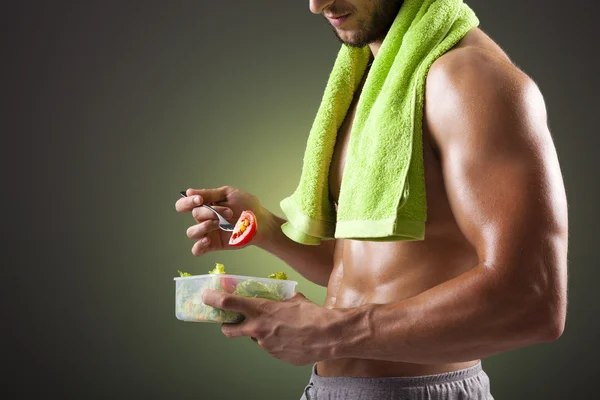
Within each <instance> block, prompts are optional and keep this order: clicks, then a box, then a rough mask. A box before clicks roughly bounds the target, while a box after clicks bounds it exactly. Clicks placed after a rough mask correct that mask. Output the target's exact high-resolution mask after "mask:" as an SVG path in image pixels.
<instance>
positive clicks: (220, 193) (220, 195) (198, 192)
mask: <svg viewBox="0 0 600 400" xmlns="http://www.w3.org/2000/svg"><path fill="white" fill-rule="evenodd" d="M230 191H231V188H230V187H229V186H222V187H220V188H217V189H188V190H187V191H186V194H187V195H188V197H192V196H200V197H202V198H203V199H204V203H206V204H212V203H219V202H221V201H225V200H227V194H229V192H230Z"/></svg>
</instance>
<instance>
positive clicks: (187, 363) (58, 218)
mask: <svg viewBox="0 0 600 400" xmlns="http://www.w3.org/2000/svg"><path fill="white" fill-rule="evenodd" d="M592 3H593V2H588V1H584V0H580V1H571V2H568V3H567V2H565V1H555V2H548V1H543V2H539V1H534V0H526V1H525V0H520V1H517V0H512V1H484V0H477V1H475V0H473V1H471V2H470V3H469V4H470V5H471V6H472V7H473V8H474V9H475V11H476V12H477V13H478V15H479V17H480V19H481V22H482V25H481V27H482V28H483V29H484V31H486V32H487V33H488V34H490V35H491V36H492V38H494V39H496V40H497V41H498V42H499V43H500V45H501V46H503V47H504V49H505V50H506V51H507V52H508V54H509V55H510V56H511V57H512V58H513V59H514V61H515V62H516V63H517V64H518V65H519V66H520V67H521V68H522V69H524V70H525V71H526V72H527V73H528V74H530V75H531V76H532V77H533V78H534V79H535V80H536V82H537V83H538V84H539V86H540V87H541V89H542V91H543V93H544V95H545V99H546V103H547V108H548V112H549V118H550V126H551V130H552V133H553V136H554V140H555V144H556V147H557V149H558V153H559V157H560V161H561V165H562V169H563V174H564V178H565V182H566V186H567V192H568V199H569V203H570V255H569V259H570V281H569V290H570V293H569V301H570V303H569V313H568V321H567V327H566V331H565V333H564V335H563V336H562V337H561V338H560V340H558V341H557V342H555V343H552V344H544V345H537V346H532V347H529V348H524V349H519V350H516V351H512V352H509V353H506V354H503V355H498V356H494V357H490V358H489V359H486V360H485V361H484V367H485V369H486V370H487V372H488V374H489V375H490V377H491V381H492V392H493V394H494V395H495V396H496V399H531V398H536V399H537V398H562V397H567V396H568V397H575V396H573V395H572V390H573V388H576V389H577V390H581V391H582V392H586V391H591V389H592V388H594V387H595V386H596V382H595V380H594V377H595V374H594V373H593V371H594V369H595V358H596V357H597V355H598V351H597V348H596V341H595V338H597V337H598V336H599V334H600V329H599V327H598V322H597V319H596V317H597V315H598V308H599V307H598V301H597V297H596V295H595V294H596V290H597V289H596V285H597V282H598V280H599V279H598V278H599V277H600V273H599V272H598V269H597V267H598V262H597V254H596V251H595V250H596V248H597V239H598V235H597V234H596V229H597V226H598V210H597V205H598V200H599V198H598V189H599V185H598V178H597V176H596V175H597V171H598V167H597V164H596V163H597V162H598V160H597V157H595V155H596V154H597V148H598V144H599V140H598V129H597V126H596V119H597V113H598V111H597V110H598V106H600V102H599V101H598V93H597V91H598V87H599V85H598V83H599V80H598V77H597V75H596V73H597V71H598V62H597V61H595V60H594V59H593V57H592V53H593V52H594V51H597V46H598V33H597V30H596V28H594V26H595V25H596V16H595V14H594V11H595V10H593V9H592ZM7 4H9V3H7ZM567 4H568V5H567ZM596 15H597V14H596ZM2 18H3V20H4V21H3V23H2V28H1V29H2V31H3V33H2V41H3V42H4V44H6V45H7V46H3V48H4V51H3V54H4V56H3V58H2V64H3V69H4V72H3V81H4V82H3V93H4V96H3V107H2V112H3V114H5V115H4V116H3V118H2V120H3V126H4V129H3V130H2V146H1V149H2V153H3V157H2V177H3V182H4V186H3V187H4V189H3V196H2V197H3V200H4V203H5V205H4V207H3V209H4V214H5V215H4V220H3V224H2V226H3V228H2V239H3V240H2V243H3V248H4V251H3V253H4V257H3V260H4V261H3V268H2V270H3V271H4V273H3V284H4V286H3V287H4V289H3V295H4V296H5V297H6V300H5V302H4V305H5V306H4V307H3V312H4V314H5V319H4V323H3V324H2V332H3V337H4V339H3V347H4V348H5V350H6V353H5V354H6V356H3V364H4V367H3V369H6V370H7V372H6V373H3V374H2V377H1V378H0V379H1V381H2V383H3V385H2V390H6V391H8V392H10V393H13V395H12V398H21V397H23V398H26V397H31V396H32V395H34V394H36V393H46V394H58V395H60V396H61V397H63V398H70V397H71V396H72V397H78V398H84V397H85V398H90V397H102V398H119V399H120V398H142V397H144V398H165V399H166V398H192V397H195V398H203V399H212V398H227V399H246V398H252V399H259V398H261V399H296V398H299V397H300V395H301V392H302V389H303V387H304V384H305V383H306V382H307V379H308V375H309V372H310V367H308V366H307V367H301V368H298V367H293V366H290V365H288V364H285V363H283V362H280V361H278V360H276V359H273V358H271V357H270V356H268V355H267V354H266V353H264V352H263V351H261V349H260V348H259V347H258V346H257V345H256V344H255V343H253V342H252V341H250V340H249V339H236V340H228V339H226V338H225V337H224V336H223V335H222V334H221V333H220V331H219V327H218V325H211V324H193V323H183V322H180V321H178V320H176V319H175V316H174V282H173V280H172V278H173V277H174V276H175V274H176V270H177V269H185V270H188V271H190V272H192V273H196V274H198V273H204V272H206V271H207V270H208V269H210V268H211V267H212V265H213V263H214V262H216V261H219V262H222V263H224V264H225V265H226V267H227V268H228V270H229V271H231V272H233V273H240V274H250V275H259V276H261V275H266V274H268V273H270V272H273V271H276V270H285V271H286V272H288V274H289V276H290V278H291V279H295V280H298V281H299V286H298V290H300V291H302V292H304V293H305V294H306V295H307V296H308V297H309V298H311V299H312V300H314V301H317V302H321V301H322V300H323V298H324V294H325V293H324V289H323V288H320V287H317V286H315V285H313V284H311V283H309V282H307V281H306V280H304V279H302V278H301V277H300V276H298V274H296V273H295V272H293V271H291V270H290V269H289V268H288V267H286V266H284V265H283V263H282V262H280V261H279V260H277V259H276V258H274V257H273V256H271V255H269V254H267V253H265V252H263V251H261V250H259V249H256V248H249V249H245V250H243V251H230V252H224V253H220V254H210V255H207V256H204V257H201V258H195V257H194V256H193V255H192V254H191V253H190V248H191V245H192V242H191V241H190V240H189V239H187V237H186V236H185V230H186V229H187V227H188V226H189V225H191V223H192V221H193V220H192V219H191V217H190V216H189V215H182V214H177V213H176V212H175V209H174V203H175V201H176V200H177V193H178V192H179V191H180V190H182V189H186V188H188V187H196V188H201V187H215V186H221V185H226V184H227V185H233V186H238V187H240V188H243V189H245V190H248V191H250V192H252V193H254V194H256V195H257V196H259V198H260V199H261V200H262V202H263V203H264V204H265V205H266V206H267V207H268V208H269V209H271V210H272V211H274V212H276V213H278V214H279V215H281V211H280V209H279V201H280V200H281V199H282V198H283V197H285V196H287V195H289V194H290V193H291V192H292V191H293V190H294V188H295V186H296V184H297V181H298V179H299V176H300V168H301V163H302V156H303V153H304V146H305V143H306V138H307V135H308V131H309V129H310V126H311V123H312V120H313V117H314V115H315V112H316V110H317V107H318V104H319V101H320V98H321V95H322V91H323V89H324V85H325V83H326V80H327V77H328V74H329V71H330V69H331V66H332V65H333V61H334V59H335V56H336V54H337V51H338V49H339V43H338V41H337V39H336V38H335V37H334V35H333V33H332V32H331V28H330V27H329V26H328V25H327V23H326V22H325V21H324V20H323V18H322V17H320V16H314V15H312V14H311V13H310V12H309V10H308V4H307V2H306V1H301V2H300V1H290V0H288V1H264V2H256V1H236V2H217V1H211V2H208V1H201V0H198V1H181V0H179V1H169V2H166V1H102V2H101V1H80V2H75V1H71V2H67V1H52V2H51V1H29V2H28V1H24V2H11V3H10V6H6V5H5V6H4V7H3V12H2ZM7 305H8V306H7ZM15 394H17V395H15Z"/></svg>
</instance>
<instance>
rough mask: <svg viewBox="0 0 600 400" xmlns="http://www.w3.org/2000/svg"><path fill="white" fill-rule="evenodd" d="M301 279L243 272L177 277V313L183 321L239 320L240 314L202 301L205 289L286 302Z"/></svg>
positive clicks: (224, 321) (222, 321) (229, 321)
mask: <svg viewBox="0 0 600 400" xmlns="http://www.w3.org/2000/svg"><path fill="white" fill-rule="evenodd" d="M297 284H298V282H295V281H289V280H282V279H270V278H255V277H252V276H241V275H229V274H221V275H208V274H207V275H194V276H186V277H181V278H175V316H176V317H177V319H179V320H181V321H193V322H217V323H235V322H240V321H242V320H243V319H244V316H243V315H242V314H240V313H237V312H233V311H228V310H219V309H217V308H213V307H210V306H207V305H206V304H204V303H203V302H202V294H203V293H204V290H205V289H214V290H219V291H221V292H227V293H233V294H237V295H240V296H245V297H260V298H264V299H270V300H278V301H283V300H287V299H289V298H290V297H292V296H293V295H294V292H295V289H296V285H297Z"/></svg>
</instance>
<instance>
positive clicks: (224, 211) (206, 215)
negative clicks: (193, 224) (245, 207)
mask: <svg viewBox="0 0 600 400" xmlns="http://www.w3.org/2000/svg"><path fill="white" fill-rule="evenodd" d="M212 208H214V209H215V210H216V211H217V212H218V213H219V214H221V215H222V216H224V217H225V218H231V217H233V211H231V209H230V208H227V207H221V206H212ZM192 216H193V217H194V218H195V219H196V221H198V222H201V221H204V220H207V219H214V220H218V219H219V218H218V217H217V214H215V213H214V212H212V210H209V209H208V208H206V207H196V208H194V209H193V210H192Z"/></svg>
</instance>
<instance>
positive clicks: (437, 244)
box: [317, 29, 508, 377]
mask: <svg viewBox="0 0 600 400" xmlns="http://www.w3.org/2000/svg"><path fill="white" fill-rule="evenodd" d="M466 46H475V47H478V48H480V49H481V48H484V49H486V50H488V51H490V52H494V53H496V54H497V55H498V56H499V57H503V58H506V59H508V58H507V57H506V55H505V54H504V53H503V52H502V51H501V50H500V48H499V47H498V46H497V45H495V44H494V43H493V42H492V41H491V39H489V38H488V37H487V35H485V34H484V33H483V32H482V31H480V30H479V29H473V30H472V31H471V32H469V33H468V34H467V35H466V36H465V38H464V39H463V40H462V41H461V42H459V43H458V44H457V46H455V48H459V47H466ZM366 75H367V74H365V77H366ZM363 83H364V80H363ZM361 89H362V84H361V87H359V89H358V90H357V92H356V95H355V99H354V101H353V103H352V105H351V106H350V109H349V110H348V113H347V115H346V118H345V120H344V122H343V124H342V126H341V127H340V130H339V132H338V137H337V140H336V146H335V152H334V155H333V160H332V165H331V170H330V177H329V187H330V192H331V196H332V198H333V199H334V201H335V202H336V203H337V199H338V196H339V190H340V185H341V179H342V176H343V171H344V165H345V156H346V149H347V145H348V142H349V139H350V130H351V127H352V122H353V119H354V115H355V111H356V104H357V100H358V97H359V95H360V91H361ZM435 101H436V99H427V103H431V102H435ZM427 103H426V106H427ZM423 159H424V167H425V186H426V193H427V223H426V229H425V239H424V240H422V241H409V242H402V241H400V242H366V241H354V240H347V239H337V240H336V246H335V254H334V268H333V271H332V274H331V277H330V280H329V284H328V288H327V297H326V300H325V307H326V308H348V307H356V306H360V305H362V304H367V303H380V304H383V303H392V302H397V301H401V300H403V299H406V298H409V297H412V296H415V295H418V294H419V293H421V292H423V291H425V290H427V289H429V288H431V287H433V286H436V285H438V284H440V283H442V282H444V281H447V280H449V279H451V278H453V277H455V276H458V275H460V274H462V273H463V272H465V271H467V270H469V269H470V268H473V267H474V266H475V265H476V264H477V262H478V259H477V255H476V253H475V250H474V248H473V246H472V245H471V244H470V243H469V242H468V241H467V240H466V239H465V237H464V235H463V234H462V232H461V230H460V229H459V227H458V225H457V223H456V221H455V219H454V216H453V214H452V210H451V208H450V205H449V202H448V199H447V196H446V193H445V189H444V181H443V176H442V170H441V166H440V162H439V159H438V156H437V154H436V152H435V150H434V145H433V143H432V141H431V138H430V137H429V134H428V130H427V124H426V123H424V124H423ZM477 361H478V360H473V361H470V362H463V363H455V364H444V365H425V364H408V363H394V362H387V361H377V360H366V359H338V360H327V361H323V362H320V363H318V365H317V371H318V374H319V375H321V376H362V377H385V376H416V375H429V374H436V373H443V372H448V371H453V370H457V369H461V368H465V367H468V366H471V365H473V364H475V363H476V362H477Z"/></svg>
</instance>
